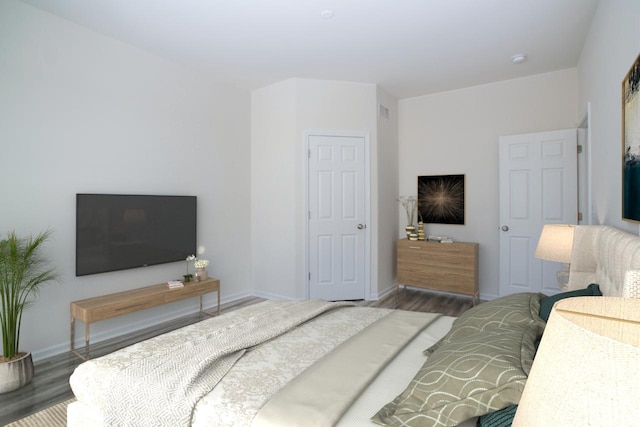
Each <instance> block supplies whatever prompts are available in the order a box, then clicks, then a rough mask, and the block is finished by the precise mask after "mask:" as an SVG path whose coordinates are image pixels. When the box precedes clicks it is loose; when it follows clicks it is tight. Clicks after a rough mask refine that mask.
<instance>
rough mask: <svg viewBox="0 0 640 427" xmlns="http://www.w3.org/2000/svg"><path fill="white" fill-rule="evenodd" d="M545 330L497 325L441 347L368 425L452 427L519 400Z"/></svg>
mask: <svg viewBox="0 0 640 427" xmlns="http://www.w3.org/2000/svg"><path fill="white" fill-rule="evenodd" d="M543 328H544V325H543V324H541V323H537V322H534V323H533V324H532V325H528V326H523V325H516V326H513V327H511V326H507V325H504V326H501V327H500V328H495V329H487V330H485V331H480V332H478V333H475V334H471V335H467V336H465V337H462V338H458V339H456V340H454V341H449V342H445V343H442V344H441V346H440V347H439V348H438V349H437V350H435V351H434V352H433V354H432V355H431V356H430V357H429V359H427V361H426V362H425V363H424V365H423V366H422V368H421V369H420V370H419V371H418V373H417V374H416V375H415V377H414V378H413V380H412V381H411V383H410V384H409V385H408V386H407V388H406V389H405V390H404V392H403V393H402V394H400V395H399V396H398V397H396V399H395V400H393V402H391V403H388V404H387V405H385V406H384V407H383V408H382V409H381V410H380V411H379V412H378V413H377V414H376V415H375V416H374V417H373V418H372V421H373V422H375V423H378V424H381V425H387V426H408V427H411V426H416V427H418V426H455V425H458V424H459V423H461V422H463V421H465V420H467V419H469V418H472V417H476V416H481V415H484V414H488V413H490V412H494V411H497V410H499V409H502V408H505V407H507V406H509V405H513V404H517V403H518V402H519V401H520V396H521V395H522V390H523V389H524V385H525V382H526V380H527V376H528V374H529V371H530V369H531V364H532V363H533V356H534V354H535V346H534V342H535V340H536V339H537V337H538V336H539V335H540V334H541V333H542V330H543Z"/></svg>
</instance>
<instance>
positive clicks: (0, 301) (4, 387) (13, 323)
mask: <svg viewBox="0 0 640 427" xmlns="http://www.w3.org/2000/svg"><path fill="white" fill-rule="evenodd" d="M50 235H51V232H50V231H45V232H42V233H40V234H38V235H37V236H36V237H29V238H20V237H18V236H17V235H16V233H15V232H11V233H9V234H8V236H7V238H6V239H4V240H0V328H1V331H2V357H0V394H1V393H7V392H10V391H13V390H17V389H19V388H20V387H22V386H24V385H26V384H28V383H29V382H30V381H31V379H32V378H33V360H32V359H31V353H25V352H21V351H19V345H20V324H21V323H22V312H23V311H24V309H25V308H26V307H27V306H28V305H29V304H30V303H31V302H33V301H32V299H31V297H32V296H35V295H37V293H38V291H39V290H40V285H42V284H43V283H45V282H48V281H51V280H55V279H56V278H57V274H56V273H55V271H54V270H53V269H49V268H47V266H46V261H45V260H44V259H43V258H42V256H41V255H40V248H41V246H42V244H43V243H44V242H45V241H46V240H47V239H48V238H49V236H50Z"/></svg>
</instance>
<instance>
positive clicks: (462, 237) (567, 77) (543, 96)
mask: <svg viewBox="0 0 640 427" xmlns="http://www.w3.org/2000/svg"><path fill="white" fill-rule="evenodd" d="M577 100H578V84H577V70H576V69H569V70H562V71H558V72H554V73H548V74H540V75H535V76H531V77H526V78H521V79H515V80H508V81H503V82H498V83H494V84H488V85H484V86H477V87H471V88H467V89H461V90H455V91H449V92H442V93H438V94H435V95H430V96H424V97H419V98H411V99H404V100H401V101H400V102H399V110H400V112H399V114H400V122H399V146H400V148H399V149H400V155H399V158H400V178H399V186H400V194H402V195H416V193H417V177H418V176H419V175H447V174H465V175H466V185H465V193H466V194H465V196H466V213H465V214H466V222H465V225H443V224H427V225H426V226H425V228H426V233H427V234H435V235H446V236H450V237H452V238H453V239H454V240H457V241H469V242H478V243H479V244H480V251H479V264H480V266H479V269H480V280H479V282H480V285H479V286H480V294H481V297H482V298H493V297H495V296H497V295H498V294H499V283H498V277H499V275H498V267H499V231H498V228H499V224H498V221H499V195H498V164H499V162H498V138H499V137H500V136H501V135H512V134H521V133H529V132H541V131H547V130H556V129H566V128H574V127H577V125H578V119H577ZM398 215H399V218H401V221H400V223H399V227H398V229H397V235H398V236H400V237H402V236H403V234H404V230H402V229H401V228H403V227H404V226H405V224H404V219H403V218H404V212H403V211H402V210H401V208H398Z"/></svg>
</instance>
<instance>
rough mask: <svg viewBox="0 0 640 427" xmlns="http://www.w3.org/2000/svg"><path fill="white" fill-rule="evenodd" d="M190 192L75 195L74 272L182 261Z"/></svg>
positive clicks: (187, 244)
mask: <svg viewBox="0 0 640 427" xmlns="http://www.w3.org/2000/svg"><path fill="white" fill-rule="evenodd" d="M196 205H197V199H196V196H151V195H128V194H127V195H122V194H77V195H76V276H85V275H88V274H96V273H104V272H107V271H116V270H125V269H129V268H136V267H145V266H148V265H156V264H163V263H168V262H174V261H184V260H185V259H186V258H187V256H189V255H191V254H195V252H196Z"/></svg>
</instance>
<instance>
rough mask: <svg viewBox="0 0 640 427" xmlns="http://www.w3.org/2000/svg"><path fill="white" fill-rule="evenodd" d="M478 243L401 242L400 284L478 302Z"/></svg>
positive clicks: (398, 246) (399, 250) (398, 244)
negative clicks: (458, 294) (466, 297)
mask: <svg viewBox="0 0 640 427" xmlns="http://www.w3.org/2000/svg"><path fill="white" fill-rule="evenodd" d="M478 246H479V245H478V243H465V242H454V243H450V244H443V243H438V242H429V241H409V240H406V239H400V240H398V243H397V249H398V258H397V270H398V278H397V283H398V286H400V285H409V286H415V287H418V288H424V289H431V290H436V291H445V292H453V293H460V294H464V295H469V296H471V297H473V303H474V305H475V304H476V303H477V301H478V294H479V291H478Z"/></svg>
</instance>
